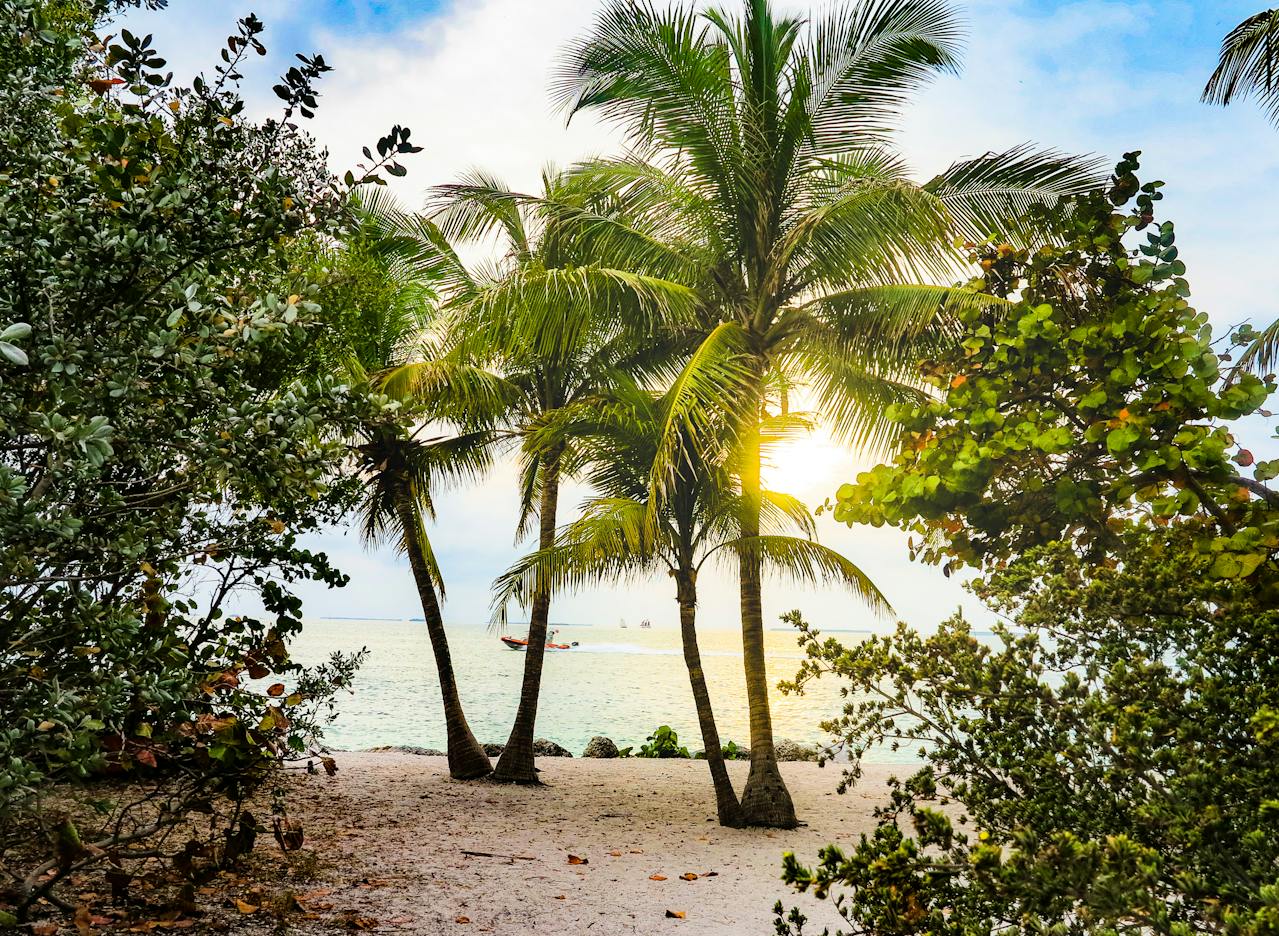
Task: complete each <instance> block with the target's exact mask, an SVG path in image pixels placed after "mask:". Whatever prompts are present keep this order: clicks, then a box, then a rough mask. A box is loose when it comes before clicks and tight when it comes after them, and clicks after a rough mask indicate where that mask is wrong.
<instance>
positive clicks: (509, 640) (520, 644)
mask: <svg viewBox="0 0 1279 936" xmlns="http://www.w3.org/2000/svg"><path fill="white" fill-rule="evenodd" d="M498 639H499V640H501V641H502V643H504V644H506V645H507V646H508V647H510V648H511V649H512V650H527V649H528V641H527V640H520V639H519V638H518V637H499V638H498ZM576 646H577V643H576V642H574V643H571V644H557V643H547V645H546V649H547V650H571V649H573V648H574V647H576Z"/></svg>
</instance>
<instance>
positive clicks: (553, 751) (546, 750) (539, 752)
mask: <svg viewBox="0 0 1279 936" xmlns="http://www.w3.org/2000/svg"><path fill="white" fill-rule="evenodd" d="M533 756H534V757H572V756H573V753H572V751H570V750H569V749H568V748H563V747H560V746H559V745H558V744H556V743H555V742H554V741H548V740H546V739H545V738H538V739H537V740H535V741H534V742H533Z"/></svg>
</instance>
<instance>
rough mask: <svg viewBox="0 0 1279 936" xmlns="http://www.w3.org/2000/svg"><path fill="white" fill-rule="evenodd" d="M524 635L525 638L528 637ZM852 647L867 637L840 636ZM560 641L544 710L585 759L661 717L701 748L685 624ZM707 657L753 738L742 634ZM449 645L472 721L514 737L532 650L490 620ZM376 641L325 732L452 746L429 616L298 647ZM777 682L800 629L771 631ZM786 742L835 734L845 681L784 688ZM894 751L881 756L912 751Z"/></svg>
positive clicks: (299, 651)
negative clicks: (588, 748)
mask: <svg viewBox="0 0 1279 936" xmlns="http://www.w3.org/2000/svg"><path fill="white" fill-rule="evenodd" d="M517 636H523V634H522V633H521V634H517ZM834 636H837V637H839V638H840V639H841V640H843V641H844V642H846V643H851V642H856V641H859V640H861V639H863V637H864V636H865V635H863V634H859V633H840V634H835V635H834ZM557 639H558V641H559V642H562V643H568V642H570V641H577V642H578V646H577V647H574V648H573V649H571V650H561V651H555V652H548V653H547V655H546V664H545V668H544V670H543V677H542V693H541V702H540V705H539V707H538V717H537V735H538V737H543V738H550V739H551V740H552V741H556V742H558V743H559V744H562V745H563V746H564V747H566V748H568V749H569V750H570V751H572V752H573V753H574V755H579V754H580V753H581V751H582V748H583V747H584V746H585V745H586V742H587V741H588V740H589V739H590V738H591V737H592V736H593V735H606V736H607V737H609V738H612V739H613V740H614V741H615V742H616V743H617V745H618V746H619V747H623V746H625V745H639V744H642V743H643V742H644V739H645V737H646V736H647V735H648V734H650V733H651V732H652V731H653V729H654V728H656V727H657V726H658V725H663V724H665V725H670V726H671V727H672V728H674V729H675V730H676V731H677V732H678V733H679V736H680V741H681V743H683V744H685V745H686V746H687V747H688V748H689V750H690V751H694V750H698V749H700V748H701V747H702V740H701V732H700V731H699V729H698V727H697V717H696V712H695V710H694V708H693V697H692V692H691V690H690V689H689V684H688V672H687V670H686V669H685V667H684V657H683V651H682V649H681V646H680V637H679V631H678V630H675V629H674V628H670V627H668V628H665V629H662V628H657V627H655V628H652V629H642V628H640V627H638V626H637V625H635V624H632V625H631V626H629V627H627V628H625V629H623V628H620V627H617V626H612V627H563V628H561V629H560V631H559V636H558V638H557ZM699 644H700V646H701V652H702V665H703V667H704V669H705V671H706V680H707V683H708V684H709V686H710V692H711V699H712V702H713V704H714V707H715V717H716V721H717V724H718V726H719V733H720V738H721V739H722V740H724V741H728V740H730V739H731V740H733V741H736V742H737V743H738V744H741V745H745V744H746V743H747V741H748V740H749V736H750V732H749V730H748V721H747V713H746V690H745V683H744V679H743V675H742V644H741V633H740V631H736V630H706V631H702V632H701V633H699ZM449 646H450V649H451V650H452V654H453V664H454V668H455V669H456V671H457V678H458V684H459V688H460V691H461V695H462V704H463V706H464V707H465V709H466V715H467V720H468V721H469V722H470V724H471V728H472V730H473V731H474V732H475V735H476V737H477V738H479V739H480V741H483V742H499V743H501V742H505V741H506V737H507V734H508V733H509V731H510V727H511V721H512V719H513V718H514V716H515V708H516V705H517V702H518V699H519V690H520V679H521V676H522V674H523V668H524V654H523V653H521V652H516V651H512V650H509V649H507V648H506V647H505V646H504V645H503V644H502V643H501V642H500V641H499V640H498V639H497V637H496V636H495V635H494V634H492V633H490V632H488V631H487V630H486V629H485V628H484V627H482V626H477V627H458V626H454V627H451V628H450V630H449ZM361 647H367V648H368V650H369V655H368V658H367V660H366V661H365V663H364V665H363V667H361V669H360V671H359V673H358V674H357V676H356V683H355V687H354V691H353V692H352V693H351V694H350V695H343V696H342V697H341V698H340V699H339V703H338V705H339V714H338V718H337V720H336V721H335V722H334V723H333V725H332V726H330V728H329V729H328V730H327V732H326V738H327V743H328V744H329V745H330V746H332V747H334V748H341V749H347V750H359V749H363V748H370V747H378V746H381V745H416V746H421V747H429V748H440V749H442V748H444V746H445V734H444V720H443V715H442V712H441V707H440V690H439V683H438V680H437V678H436V672H435V660H434V658H433V657H432V655H431V649H430V645H429V643H428V640H427V635H426V626H425V625H424V624H423V623H422V622H420V621H355V620H312V621H308V622H307V624H306V627H305V629H304V630H303V632H302V634H301V635H300V636H299V637H298V638H297V639H296V640H295V642H294V644H293V648H294V650H293V654H294V658H295V659H296V660H298V661H299V662H301V663H315V662H319V661H321V660H323V659H324V658H326V657H327V656H328V655H329V654H330V653H331V652H333V651H334V650H341V651H347V652H349V651H355V650H359V649H360V648H361ZM765 648H766V651H767V653H768V667H769V670H768V676H769V682H770V684H771V685H773V686H775V685H776V683H777V681H778V680H779V679H789V678H791V677H793V676H794V675H795V671H796V670H797V668H798V666H799V663H800V661H801V659H802V653H801V652H800V649H799V647H798V645H797V644H796V640H795V632H794V631H791V630H769V631H766V632H765ZM772 701H773V730H774V736H775V737H777V738H789V739H792V740H795V741H800V742H824V741H828V738H827V737H826V736H824V735H823V733H822V731H821V729H820V728H819V723H820V722H821V720H822V719H824V718H830V717H833V716H836V715H838V713H839V711H840V706H841V704H842V703H841V699H840V697H839V685H838V683H837V682H836V681H834V680H822V681H820V682H818V683H816V684H815V685H814V686H813V687H812V688H810V689H809V690H808V691H807V692H806V693H805V695H803V696H793V695H782V694H781V693H780V692H778V691H776V689H774V690H773V700H772ZM902 758H903V755H900V754H899V755H897V757H896V758H893V757H892V755H890V754H888V753H887V752H885V755H884V758H882V759H902Z"/></svg>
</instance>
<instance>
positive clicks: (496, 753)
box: [480, 744, 506, 757]
mask: <svg viewBox="0 0 1279 936" xmlns="http://www.w3.org/2000/svg"><path fill="white" fill-rule="evenodd" d="M480 746H481V747H483V748H484V753H485V754H487V755H488V756H489V757H501V756H502V751H503V750H505V748H506V745H505V744H483V745H480Z"/></svg>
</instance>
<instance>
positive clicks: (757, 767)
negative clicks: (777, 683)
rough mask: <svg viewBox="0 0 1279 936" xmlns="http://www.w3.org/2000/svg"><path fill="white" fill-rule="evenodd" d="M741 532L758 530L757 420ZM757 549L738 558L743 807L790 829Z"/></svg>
mask: <svg viewBox="0 0 1279 936" xmlns="http://www.w3.org/2000/svg"><path fill="white" fill-rule="evenodd" d="M742 436H743V438H742V446H743V448H742V467H741V482H742V500H743V502H744V503H743V510H742V518H741V535H742V536H743V537H752V536H758V535H759V513H760V500H761V497H762V494H761V490H762V485H761V482H760V440H759V429H758V422H756V423H755V425H754V426H751V427H748V431H746V432H744V433H743V434H742ZM761 565H762V563H761V560H760V556H759V553H757V552H754V551H752V550H743V551H742V553H741V557H740V560H739V563H738V567H739V580H740V590H741V606H742V662H743V664H744V667H745V670H746V701H747V704H748V705H749V707H750V724H751V769H750V774H749V775H748V776H747V778H746V786H745V788H743V790H742V812H743V813H744V814H745V816H746V822H747V823H748V824H750V825H754V826H768V827H770V828H779V829H793V828H794V827H795V826H796V825H797V824H798V821H797V820H796V818H795V805H794V803H792V802H791V798H790V791H789V790H787V789H786V784H785V782H783V780H782V774H781V771H779V770H778V769H777V752H776V751H775V750H774V748H773V716H772V713H771V712H770V710H769V705H768V673H767V669H766V667H765V661H764V607H763V600H762V598H761V589H762V586H761V579H762V575H761Z"/></svg>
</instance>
